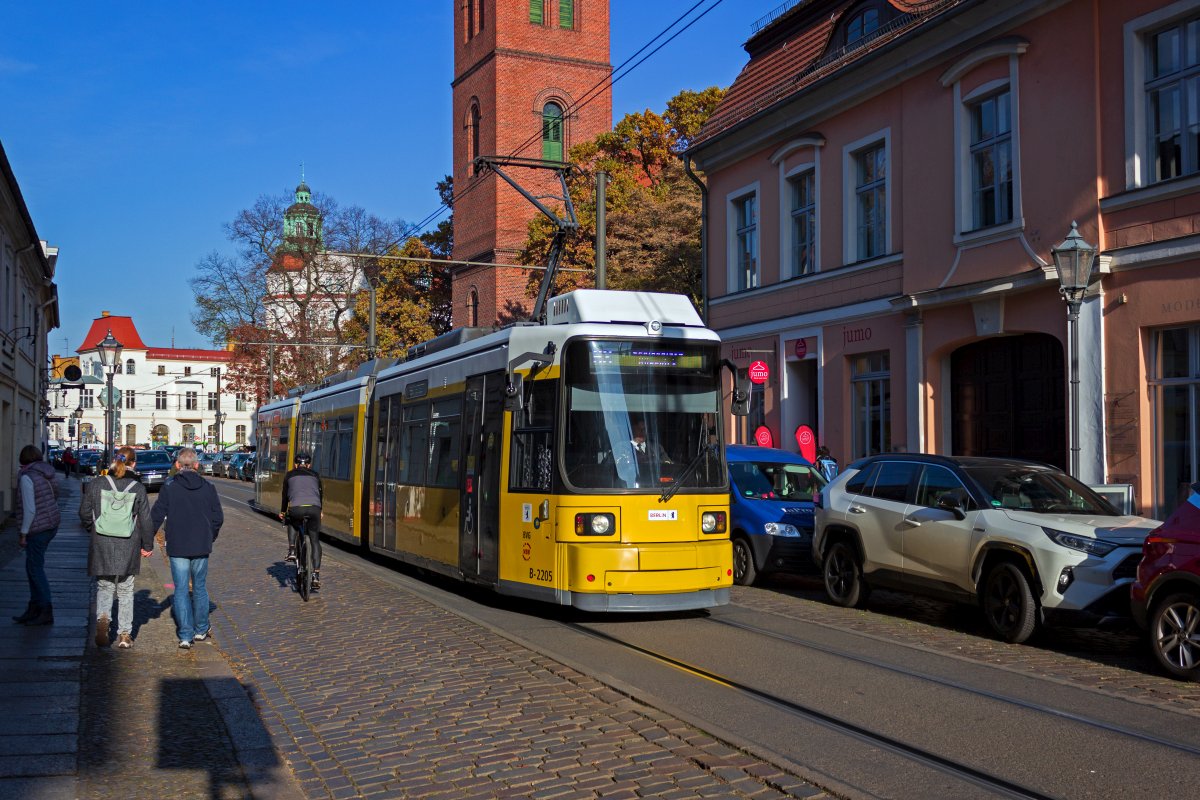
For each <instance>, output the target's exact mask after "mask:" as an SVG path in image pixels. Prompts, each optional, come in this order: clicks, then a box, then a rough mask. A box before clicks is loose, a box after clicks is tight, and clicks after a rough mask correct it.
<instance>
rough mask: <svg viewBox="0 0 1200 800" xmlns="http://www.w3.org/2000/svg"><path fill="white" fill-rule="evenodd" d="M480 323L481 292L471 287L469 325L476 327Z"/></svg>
mask: <svg viewBox="0 0 1200 800" xmlns="http://www.w3.org/2000/svg"><path fill="white" fill-rule="evenodd" d="M478 324H479V292H477V291H475V290H474V289H471V292H470V294H468V295H467V326H468V327H474V326H476V325H478Z"/></svg>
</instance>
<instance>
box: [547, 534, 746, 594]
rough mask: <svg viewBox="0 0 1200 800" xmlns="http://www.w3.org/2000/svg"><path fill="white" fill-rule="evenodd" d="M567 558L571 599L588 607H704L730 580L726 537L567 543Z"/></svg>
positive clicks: (731, 565)
mask: <svg viewBox="0 0 1200 800" xmlns="http://www.w3.org/2000/svg"><path fill="white" fill-rule="evenodd" d="M566 560H567V575H568V576H569V578H568V583H569V586H568V589H569V590H570V592H571V594H572V603H571V604H572V605H574V606H576V607H578V608H584V609H587V610H608V611H616V610H647V611H651V610H666V609H686V608H707V607H709V606H713V605H723V604H725V603H728V602H729V587H730V586H731V585H732V583H733V578H732V573H733V555H732V550H731V546H730V544H729V541H728V540H721V541H715V542H678V543H674V542H672V543H663V544H659V543H655V544H644V545H631V544H612V545H607V544H600V543H595V544H592V543H588V544H568V545H567V546H566ZM655 598H657V599H655Z"/></svg>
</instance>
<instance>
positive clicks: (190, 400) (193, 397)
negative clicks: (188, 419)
mask: <svg viewBox="0 0 1200 800" xmlns="http://www.w3.org/2000/svg"><path fill="white" fill-rule="evenodd" d="M183 407H184V409H186V410H187V411H197V410H199V408H200V405H199V398H198V397H197V393H196V392H188V393H187V394H186V395H184V402H183Z"/></svg>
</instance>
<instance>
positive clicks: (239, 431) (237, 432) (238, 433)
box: [233, 425, 246, 444]
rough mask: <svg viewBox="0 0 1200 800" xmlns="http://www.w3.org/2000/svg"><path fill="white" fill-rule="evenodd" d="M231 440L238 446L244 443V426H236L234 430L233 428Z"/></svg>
mask: <svg viewBox="0 0 1200 800" xmlns="http://www.w3.org/2000/svg"><path fill="white" fill-rule="evenodd" d="M233 440H234V441H235V442H237V443H238V444H245V443H246V426H245V425H238V426H237V427H236V428H234V433H233Z"/></svg>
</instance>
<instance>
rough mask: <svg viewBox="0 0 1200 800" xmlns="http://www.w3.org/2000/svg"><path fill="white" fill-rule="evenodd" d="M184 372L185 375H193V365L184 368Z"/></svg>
mask: <svg viewBox="0 0 1200 800" xmlns="http://www.w3.org/2000/svg"><path fill="white" fill-rule="evenodd" d="M183 374H184V376H188V375H191V374H192V368H191V367H184V368H183Z"/></svg>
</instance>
